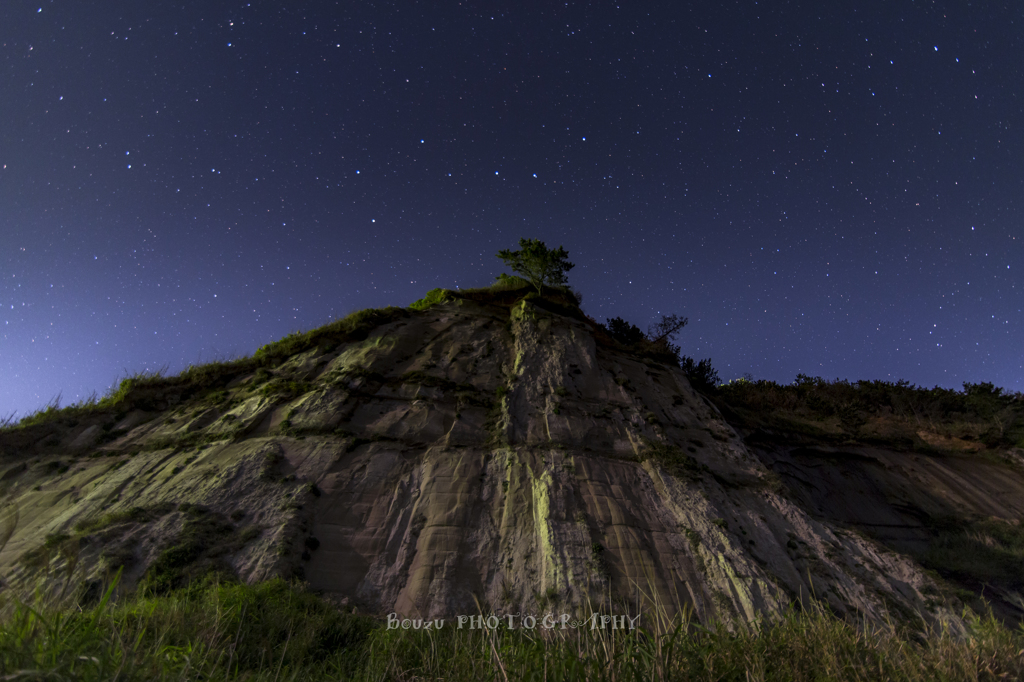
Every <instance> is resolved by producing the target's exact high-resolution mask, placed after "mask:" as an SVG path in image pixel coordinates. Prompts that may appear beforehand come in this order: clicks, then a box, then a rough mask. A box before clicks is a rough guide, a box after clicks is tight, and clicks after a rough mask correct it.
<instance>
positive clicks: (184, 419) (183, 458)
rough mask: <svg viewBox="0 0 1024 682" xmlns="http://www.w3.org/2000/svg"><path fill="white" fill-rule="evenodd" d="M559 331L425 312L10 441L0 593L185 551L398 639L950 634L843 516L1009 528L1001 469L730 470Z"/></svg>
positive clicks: (726, 435) (881, 522) (680, 423)
mask: <svg viewBox="0 0 1024 682" xmlns="http://www.w3.org/2000/svg"><path fill="white" fill-rule="evenodd" d="M563 312H564V311H560V312H556V311H553V310H550V309H546V308H545V307H542V305H541V304H538V303H536V302H531V301H520V302H518V303H516V304H515V305H514V306H512V307H511V308H509V307H507V306H505V307H502V306H490V305H483V304H477V303H472V302H469V301H465V300H461V301H455V302H449V303H444V304H440V305H435V306H433V307H431V308H429V309H428V310H426V311H423V312H408V313H407V314H404V315H402V316H399V318H398V319H396V320H394V321H391V322H389V323H387V324H384V325H382V326H379V327H377V328H376V329H374V330H373V331H372V332H371V333H370V334H369V336H368V337H367V338H365V340H362V341H355V342H350V343H344V344H342V345H340V346H338V347H334V348H331V347H318V348H314V349H311V350H308V351H305V352H303V353H300V354H297V355H295V356H293V357H291V358H290V359H289V360H288V361H287V362H285V363H283V364H281V365H279V366H278V367H276V368H272V369H270V370H269V371H263V372H262V373H257V374H250V375H247V376H239V377H235V378H234V379H233V380H232V381H231V383H230V384H228V385H227V386H225V387H224V390H222V391H220V392H219V393H218V394H214V395H208V396H205V397H203V398H202V399H192V400H187V401H183V402H181V403H180V404H174V399H173V396H171V397H168V398H167V402H166V405H164V407H166V409H159V410H150V411H145V410H135V411H133V412H130V413H127V414H120V415H117V416H116V418H113V417H103V418H102V419H101V418H99V417H97V421H95V423H84V422H83V423H82V424H79V425H77V426H75V427H74V428H70V429H67V430H66V432H63V433H59V434H55V433H53V432H50V433H47V432H45V430H43V431H40V430H38V429H37V430H36V431H33V432H32V433H27V432H16V433H12V434H9V435H8V436H5V437H4V439H0V450H2V453H3V456H2V473H0V486H3V488H2V490H3V494H4V500H5V503H6V504H7V507H6V512H5V513H4V515H3V516H2V519H3V522H4V524H5V525H4V526H3V527H5V528H8V529H13V532H12V534H11V536H10V539H9V541H8V542H7V544H6V546H4V548H3V551H2V552H0V572H2V575H3V576H4V581H5V584H6V585H7V586H8V587H9V588H12V589H24V588H27V587H28V586H30V585H32V584H33V581H34V580H35V579H37V578H38V577H39V576H44V575H49V576H51V584H52V585H53V586H55V587H53V589H57V588H58V587H59V585H60V584H61V580H63V577H62V576H65V575H69V576H71V577H70V578H69V582H72V581H77V582H82V581H86V580H89V579H95V578H97V576H102V575H104V573H109V572H110V571H111V570H112V569H113V568H116V567H117V566H124V570H125V574H124V577H123V579H122V583H121V587H122V591H123V590H127V589H130V588H131V587H133V586H134V585H135V584H136V583H137V582H138V581H139V580H140V579H141V578H143V576H145V575H151V574H152V573H153V571H154V570H155V569H154V568H153V567H154V566H157V567H164V568H166V569H167V571H168V573H167V575H171V576H172V577H173V575H179V578H180V572H181V570H184V569H183V568H182V567H181V566H177V567H175V566H174V565H171V564H172V563H173V562H171V563H168V562H169V561H170V560H169V559H167V557H166V555H167V550H168V548H172V547H179V548H181V547H185V548H186V549H190V551H191V554H190V555H189V556H190V557H191V562H192V563H193V564H196V565H200V566H203V567H212V568H220V569H221V570H225V571H228V572H231V573H234V574H235V575H237V576H238V577H239V578H241V579H243V580H246V581H256V580H262V579H266V578H269V577H272V576H275V575H284V576H299V577H302V578H304V579H305V580H306V581H308V583H309V584H310V586H311V587H313V588H314V589H317V590H320V591H322V592H323V593H325V594H327V595H329V596H331V597H333V598H336V599H337V600H339V601H345V602H347V603H351V604H358V605H361V606H362V607H363V608H365V609H368V610H371V611H376V612H392V611H394V612H398V613H400V614H403V615H408V616H410V617H431V618H432V617H438V616H450V615H452V614H456V613H476V612H477V609H478V608H481V607H482V608H485V609H487V610H490V611H494V612H499V611H501V612H513V613H514V612H521V613H522V612H526V613H541V612H546V611H550V610H554V611H559V612H561V611H562V610H564V609H569V608H583V607H584V605H586V604H593V605H602V604H606V603H607V601H608V600H611V601H612V602H614V604H615V605H616V606H615V608H621V609H624V610H629V611H630V612H636V610H637V609H638V608H642V609H648V610H649V609H651V608H654V607H655V606H658V607H660V608H662V609H663V610H664V612H666V613H668V614H672V613H676V612H678V611H680V610H682V609H688V610H691V611H692V612H693V613H695V614H696V616H697V617H698V618H699V619H700V620H702V621H705V622H709V621H711V620H715V619H720V620H724V621H726V622H729V623H736V622H746V621H752V620H753V619H755V618H757V617H758V615H759V614H765V615H766V616H768V617H769V618H770V617H772V616H774V615H776V614H779V613H781V611H782V610H783V609H784V608H785V607H786V606H787V604H789V603H790V602H792V601H794V600H796V601H800V600H807V599H809V598H810V597H811V595H813V596H814V597H816V598H817V599H819V600H822V601H824V602H826V603H827V604H828V605H829V606H830V607H831V609H832V610H833V611H835V612H836V613H838V614H847V615H850V616H851V617H856V616H858V615H860V614H865V615H867V616H868V617H871V618H882V617H884V616H885V615H886V614H887V613H892V612H893V611H894V610H896V611H899V612H900V614H902V615H908V614H918V615H920V616H921V617H923V618H924V619H925V620H927V621H929V622H936V621H944V622H950V623H954V624H956V623H957V622H958V621H957V618H956V614H957V613H958V607H959V604H958V603H957V602H955V600H950V598H949V596H948V594H947V593H945V592H943V590H941V589H940V588H939V587H937V586H936V585H935V584H934V582H933V580H932V579H931V578H930V577H929V576H928V575H926V574H925V573H924V572H923V571H922V570H921V569H920V567H919V566H918V565H917V564H915V563H914V562H913V561H912V560H911V559H909V558H908V557H906V556H904V555H901V554H898V553H896V552H894V551H892V550H891V549H887V548H886V547H885V545H884V544H883V543H881V542H879V541H878V539H869V538H868V537H867V536H865V535H864V534H862V533H858V532H854V531H853V530H851V528H855V527H857V526H858V524H859V525H861V526H864V525H871V524H874V527H878V526H885V525H886V524H890V525H891V526H892V527H893V528H897V527H901V525H900V524H902V525H903V526H906V525H907V522H906V518H905V517H906V515H905V514H904V515H902V516H901V515H900V513H899V511H898V510H894V508H893V506H892V505H891V504H889V506H888V507H886V506H884V505H882V506H879V505H874V506H872V505H870V504H866V503H865V502H864V501H865V500H876V499H885V500H889V501H891V500H893V499H897V498H900V496H901V495H902V496H904V497H908V498H913V500H914V501H915V504H916V505H919V506H920V507H921V508H923V509H931V508H932V507H934V508H936V509H939V508H941V509H944V508H946V507H947V506H949V505H954V506H955V505H958V504H959V505H964V506H966V507H970V508H972V509H975V510H981V511H983V512H984V513H986V514H991V515H1003V516H1005V517H1007V518H1010V517H1011V516H1013V515H1014V514H1016V515H1017V516H1016V517H1014V518H1019V517H1020V516H1021V515H1024V508H1022V505H1021V502H1020V501H1021V500H1022V499H1024V495H1022V494H1021V493H1022V492H1024V477H1022V476H1021V475H1020V473H1019V470H1018V469H1016V468H1014V467H1012V466H1010V465H1007V466H1004V467H1002V468H1001V469H1000V470H999V472H998V476H996V475H993V474H992V473H991V472H985V471H982V470H981V469H977V468H975V469H973V470H971V471H966V470H964V471H959V472H954V473H955V475H954V473H950V471H951V470H950V466H949V465H943V464H935V463H934V462H931V463H929V462H921V461H912V460H906V461H904V460H899V461H897V460H893V459H892V457H893V456H894V455H892V454H891V453H889V454H887V453H885V452H882V451H876V452H857V453H848V452H843V453H824V454H823V453H821V452H818V453H817V454H814V453H811V456H807V453H801V452H799V451H797V450H794V449H789V450H786V449H779V448H775V449H765V448H761V449H756V450H755V449H753V448H751V447H748V446H747V445H745V444H744V442H743V441H742V440H741V438H740V437H739V436H738V434H737V433H736V432H735V431H734V430H733V429H732V427H730V425H729V424H728V423H727V422H726V421H725V420H724V419H723V418H722V416H721V414H720V413H719V412H718V410H717V409H716V408H715V407H713V406H712V405H711V403H710V402H708V400H707V399H706V398H704V397H703V396H701V395H700V394H698V393H697V392H695V391H694V390H693V389H692V388H691V386H690V384H689V382H688V381H687V379H686V377H685V376H684V375H683V373H682V372H681V371H680V370H679V369H678V368H675V367H669V366H665V365H661V364H657V363H653V362H644V361H641V360H639V359H636V358H634V357H630V356H628V355H627V354H625V353H622V352H618V351H616V350H613V349H610V348H608V347H605V346H602V345H599V344H597V343H596V341H595V337H594V333H593V327H592V324H591V323H589V322H587V321H586V319H584V318H583V317H582V316H581V315H580V316H575V315H571V314H568V315H567V314H562V313H563ZM158 407H159V405H158ZM103 419H106V420H107V422H106V423H102V422H103ZM33 434H34V435H33ZM36 437H38V440H37V441H33V440H32V439H33V438H36ZM55 438H56V439H57V441H58V442H54V439H55ZM83 449H84V451H85V452H86V453H88V454H85V455H80V454H76V453H78V452H81V451H83ZM833 460H836V461H839V460H841V461H842V462H843V464H841V465H836V464H835V463H834V462H833ZM823 462H824V463H828V462H833V463H832V464H829V467H831V468H828V469H827V471H826V470H825V469H822V466H823ZM854 462H859V463H857V464H855V463H854ZM991 466H994V467H996V466H999V465H998V464H992V465H991ZM893 467H896V468H901V469H900V470H901V471H902V472H903V473H902V474H901V476H892V475H889V476H886V475H880V474H878V472H883V471H889V470H891V469H892V468H893ZM954 468H955V467H954ZM994 480H998V481H999V482H998V483H993V481H994ZM965 481H966V482H969V484H970V485H965V483H964V482H965ZM872 486H873V487H872ZM900 486H902V487H900ZM869 488H870V491H868V489H869ZM866 491H867V492H866ZM878 491H880V492H878ZM181 503H186V506H185V507H183V508H182V507H180V506H178V505H180V504H181ZM929 505H931V507H929ZM136 508H138V509H141V510H142V511H138V512H135V513H134V517H133V516H132V515H131V514H130V513H129V512H130V511H131V510H133V509H136ZM15 509H16V510H17V518H16V519H15V516H14V510H15ZM105 515H107V516H105ZM15 521H16V524H15ZM76 524H77V526H76ZM900 532H902V531H900ZM47 537H49V538H50V541H49V543H48V545H49V546H45V545H44V540H45V539H46V538H47ZM901 538H902V536H901ZM906 540H907V541H908V542H912V541H913V540H914V537H913V534H912V533H911V534H909V535H908V536H907V537H906ZM183 553H187V552H185V551H184V550H182V551H181V552H179V553H178V554H177V555H175V556H181V555H183ZM161 557H163V558H161ZM161 562H162V563H161ZM168 566H169V567H170V568H167V567H168ZM161 570H163V569H161ZM176 570H177V571H178V572H179V573H178V574H175V573H174V571H176ZM147 572H149V573H147ZM169 579H170V578H169Z"/></svg>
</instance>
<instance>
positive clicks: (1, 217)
mask: <svg viewBox="0 0 1024 682" xmlns="http://www.w3.org/2000/svg"><path fill="white" fill-rule="evenodd" d="M0 48H2V49H0V166H2V168H0V417H3V416H8V415H10V414H12V413H17V414H18V415H21V416H23V415H25V414H27V413H29V412H32V411H33V410H35V409H38V408H40V407H42V406H43V405H45V404H47V403H48V402H50V401H52V400H53V399H54V398H55V397H57V396H60V398H61V401H62V404H65V405H66V404H69V403H73V402H75V401H78V400H82V399H84V398H86V397H88V396H89V395H90V394H92V393H93V392H94V391H95V392H96V393H97V394H99V395H100V396H102V395H103V393H104V392H105V391H106V390H107V389H108V388H109V387H110V386H111V385H112V384H113V383H115V382H116V381H117V379H118V378H119V377H123V376H125V375H126V374H132V373H136V372H141V371H156V370H160V369H163V370H164V371H165V372H169V373H176V372H178V371H180V370H181V369H183V368H184V367H186V366H188V365H189V364H190V363H196V364H198V363H202V362H208V361H211V360H217V359H230V358H234V357H241V356H245V355H249V354H251V353H252V352H253V351H255V350H256V349H257V348H258V347H259V346H260V345H262V344H264V343H267V342H269V341H272V340H274V339H276V338H279V337H281V336H283V335H285V334H287V333H289V332H292V331H296V330H305V329H310V328H313V327H316V326H319V325H321V324H324V323H326V322H328V321H329V320H330V319H333V318H336V317H340V316H343V315H345V314H347V313H350V312H352V311H355V310H358V309H361V308H366V307H381V306H386V305H408V304H409V303H410V302H412V301H413V300H415V299H417V298H420V297H421V296H422V295H423V294H424V293H425V292H426V291H427V290H429V289H431V288H434V287H447V288H456V287H464V288H465V287H477V286H484V285H487V284H488V283H490V282H491V281H493V279H494V277H495V276H496V275H497V274H498V273H499V272H501V271H502V268H503V266H502V264H501V262H500V261H499V260H498V259H497V258H495V256H494V254H495V253H496V252H497V251H498V250H500V249H504V248H516V245H517V242H518V240H519V238H520V237H532V238H537V239H541V240H544V241H545V242H546V243H547V244H548V245H549V246H557V245H562V246H564V247H565V248H566V249H567V250H568V251H569V254H570V260H572V261H573V262H574V263H576V268H575V269H573V270H572V271H571V272H570V273H569V282H570V284H571V285H572V286H573V287H574V288H575V289H576V290H577V291H579V292H581V293H582V294H583V308H584V310H585V311H586V312H587V313H588V314H590V315H591V316H593V317H594V318H596V319H598V320H599V321H604V320H605V319H606V318H609V317H614V316H619V317H623V318H625V319H627V320H629V321H631V322H633V323H636V324H638V325H639V326H640V327H642V328H646V327H647V325H648V324H650V323H652V322H655V321H656V320H657V319H658V316H659V315H660V314H668V313H677V314H680V315H685V316H687V317H689V320H690V324H689V326H687V327H686V328H685V329H684V330H683V331H682V332H681V334H680V335H679V336H678V337H677V342H678V343H680V345H681V346H682V348H683V352H684V353H685V354H687V355H690V356H693V357H696V358H705V357H711V358H712V362H713V364H714V366H715V367H716V369H718V371H719V373H720V375H721V377H722V379H723V380H728V379H733V378H737V377H740V376H742V375H744V374H750V375H752V376H753V377H754V378H758V379H761V378H764V379H773V380H776V381H780V382H786V383H788V382H790V381H792V380H793V379H794V378H795V376H796V374H797V373H798V372H802V373H805V374H809V375H812V376H813V375H819V376H823V377H826V378H829V379H833V378H845V379H850V380H858V379H884V380H896V379H906V380H909V381H911V382H912V383H915V384H918V385H925V386H929V387H931V386H934V385H940V386H945V387H954V388H960V386H961V384H962V383H963V382H965V381H970V382H979V381H991V382H993V383H995V384H996V385H999V386H1004V387H1006V388H1008V389H1010V390H1015V391H1024V350H1022V348H1024V324H1022V320H1024V318H1022V315H1021V309H1022V307H1024V278H1022V271H1024V204H1022V202H1024V5H1022V4H1021V3H1017V2H975V3H967V2H963V1H962V0H959V1H956V2H952V1H950V2H941V1H937V2H931V1H927V2H926V1H921V0H919V1H914V2H911V1H908V0H887V1H885V2H843V3H823V2H820V1H817V0H816V1H814V2H770V1H769V2H764V1H761V2H754V1H753V0H741V1H740V2H721V3H709V2H699V3H698V2H694V3H688V2H635V3H632V2H631V3H625V2H619V3H616V2H593V3H581V2H568V3H552V2H532V1H529V0H519V1H517V2H514V3H498V2H471V1H463V2H461V3H458V2H448V3H428V2H412V1H395V2H360V1H359V0H345V1H341V2H324V1H318V0H309V1H307V2H294V3H292V2H289V3H283V2H270V1H269V0H268V1H263V0H260V1H254V2H225V1H222V0H202V1H198V0H177V1H176V2H165V1H163V0H154V1H153V2H127V1H115V0H91V1H87V2H85V1H81V0H34V2H24V1H22V0H4V1H3V2H2V3H0Z"/></svg>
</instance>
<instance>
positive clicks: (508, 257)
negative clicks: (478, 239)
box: [497, 239, 575, 294]
mask: <svg viewBox="0 0 1024 682" xmlns="http://www.w3.org/2000/svg"><path fill="white" fill-rule="evenodd" d="M497 256H498V258H500V259H501V260H503V261H505V265H507V266H509V267H510V268H512V271H513V272H516V273H518V274H520V275H522V276H523V278H524V279H526V280H528V281H529V282H530V284H532V285H533V286H535V287H537V293H538V294H539V293H542V290H543V288H544V285H545V284H546V285H548V286H565V285H566V284H567V283H568V281H567V280H566V278H565V273H567V272H569V271H570V270H572V269H573V268H574V267H575V264H573V263H570V262H569V260H568V259H569V252H568V251H566V250H565V249H563V248H562V247H561V246H559V247H558V248H557V249H549V248H548V247H547V246H545V245H544V242H542V241H540V240H539V239H520V240H519V250H518V251H510V250H509V249H502V250H501V251H499V252H498V253H497Z"/></svg>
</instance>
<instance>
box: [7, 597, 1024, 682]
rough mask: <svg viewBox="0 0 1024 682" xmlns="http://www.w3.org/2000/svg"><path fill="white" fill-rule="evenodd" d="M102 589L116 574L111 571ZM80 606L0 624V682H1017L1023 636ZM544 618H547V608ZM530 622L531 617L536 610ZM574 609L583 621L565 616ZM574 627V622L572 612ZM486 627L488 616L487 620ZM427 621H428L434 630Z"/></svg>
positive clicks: (820, 624)
mask: <svg viewBox="0 0 1024 682" xmlns="http://www.w3.org/2000/svg"><path fill="white" fill-rule="evenodd" d="M115 581H116V577H115ZM113 587H114V583H113V582H112V583H111V585H110V588H109V589H108V590H107V591H106V592H105V593H104V594H103V596H102V598H101V599H99V603H98V604H96V605H95V606H93V607H89V608H81V609H79V608H73V609H61V608H58V607H56V606H55V605H53V604H52V603H50V604H48V603H45V600H43V598H42V597H40V596H38V594H37V597H36V600H35V602H34V603H33V604H26V603H22V602H15V603H12V604H10V606H11V607H12V608H10V609H8V614H7V616H6V617H5V618H4V620H3V621H2V622H0V676H2V679H10V680H13V679H18V680H44V679H45V680H50V679H52V680H60V679H66V680H71V679H73V680H82V681H85V682H91V681H93V680H95V681H99V680H107V681H114V680H124V681H128V680H154V681H162V680H247V681H252V682H255V681H257V680H267V681H269V680H310V681H319V680H356V681H358V680H406V681H408V682H412V680H425V679H430V680H437V679H443V680H445V681H446V682H447V681H459V680H466V681H469V680H480V679H487V680H538V681H539V680H552V681H554V680H559V681H565V680H580V681H584V680H594V681H605V682H619V681H622V682H626V681H630V682H633V681H638V680H737V681H746V680H763V681H766V682H767V681H780V682H781V681H783V680H785V681H787V682H788V681H790V680H796V681H804V680H806V681H811V680H837V681H843V680H877V679H899V680H907V681H910V682H914V681H917V680H921V681H924V680H1002V679H1020V678H1021V676H1022V675H1024V629H1017V630H1010V629H1007V628H1005V627H1003V626H1002V625H1000V624H999V623H998V622H996V621H995V620H994V619H993V618H991V616H989V617H985V618H979V617H977V616H973V615H971V616H969V617H968V620H967V623H968V635H967V636H966V637H964V638H958V637H956V636H954V635H953V634H951V633H950V632H948V631H935V630H933V631H929V632H926V633H923V634H922V635H919V636H916V637H910V636H908V633H905V632H901V631H900V630H899V628H895V627H892V626H889V625H881V626H877V627H872V626H868V625H866V624H861V625H856V624H852V623H849V622H846V621H843V620H840V619H838V618H836V617H834V616H832V615H830V614H828V613H827V612H826V611H825V610H823V609H818V608H809V609H807V610H804V611H799V610H795V609H794V610H791V611H790V612H788V613H787V614H786V615H785V616H784V617H783V618H782V619H781V620H780V621H779V622H777V623H775V624H763V623H758V624H755V626H754V627H752V628H750V629H749V630H741V631H737V632H729V631H728V630H727V629H726V628H724V627H721V626H711V627H702V626H700V625H698V624H696V623H693V622H691V621H689V620H687V619H686V618H683V619H677V620H675V621H673V622H668V621H667V620H665V619H664V618H653V617H651V616H650V614H647V615H644V616H641V619H640V621H639V622H638V627H637V629H636V630H629V629H628V628H626V629H623V630H611V629H610V628H609V627H607V626H606V628H605V629H603V630H602V629H600V627H597V628H593V626H594V625H595V622H594V621H592V620H586V621H584V623H583V624H582V625H581V626H580V627H576V628H573V627H567V628H566V629H561V628H560V627H557V626H556V627H555V628H553V629H546V628H545V627H544V625H543V621H542V620H541V619H538V623H537V624H536V625H535V626H534V628H533V629H526V628H524V627H522V620H521V619H518V620H515V619H514V620H513V623H514V625H515V627H514V628H513V629H509V628H508V626H507V620H505V619H502V621H501V625H499V627H498V628H496V629H493V630H489V629H486V628H485V629H469V627H468V626H464V627H463V628H461V629H460V628H459V627H458V625H457V622H456V621H455V619H454V618H447V619H444V621H443V625H442V626H441V628H440V629H436V630H435V629H433V628H431V629H430V630H423V629H420V630H415V629H411V628H410V629H403V628H401V627H396V628H392V629H389V628H388V627H387V625H386V623H385V622H382V621H380V620H376V619H373V618H371V617H368V616H365V615H360V614H357V613H354V612H352V611H349V610H340V609H338V608H335V607H334V606H332V605H331V604H330V603H328V602H326V601H324V600H323V599H321V598H320V597H318V596H316V595H315V594H312V593H311V592H309V591H308V590H307V589H305V588H304V587H303V586H302V585H301V584H299V583H294V582H293V583H286V582H284V581H282V580H280V579H275V580H271V581H269V582H266V583H262V584H259V585H254V586H247V585H243V584H239V583H236V582H230V581H220V582H218V581H217V580H208V581H204V582H201V583H196V584H194V585H192V586H190V587H189V588H188V589H181V590H175V591H171V592H168V593H166V594H161V595H150V596H138V595H136V596H134V597H132V598H128V599H125V600H123V601H122V602H120V603H114V602H113V601H112V600H111V595H112V591H113ZM556 611H557V609H556ZM540 615H541V616H542V615H543V614H540ZM580 615H581V616H582V614H580ZM580 620H583V618H580ZM492 622H493V621H492ZM435 624H436V622H435Z"/></svg>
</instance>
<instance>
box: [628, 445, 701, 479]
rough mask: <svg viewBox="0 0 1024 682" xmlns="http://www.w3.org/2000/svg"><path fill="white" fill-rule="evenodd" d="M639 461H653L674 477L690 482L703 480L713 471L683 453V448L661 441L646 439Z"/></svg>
mask: <svg viewBox="0 0 1024 682" xmlns="http://www.w3.org/2000/svg"><path fill="white" fill-rule="evenodd" d="M639 459H640V461H644V460H648V459H653V460H655V461H656V462H658V463H659V464H661V465H662V466H663V467H665V468H666V469H667V470H668V471H669V473H671V474H672V475H673V476H676V477H678V478H682V479H684V480H687V481H690V482H696V481H699V480H701V479H702V478H703V477H704V475H705V474H707V473H710V471H711V470H710V469H708V467H707V466H706V465H705V464H702V463H701V462H698V461H697V460H696V459H694V458H693V457H691V456H690V455H688V454H687V453H685V452H683V450H682V448H678V447H676V446H674V445H669V444H668V443H662V442H661V441H653V440H649V439H644V449H643V451H641V453H640V455H639Z"/></svg>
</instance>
